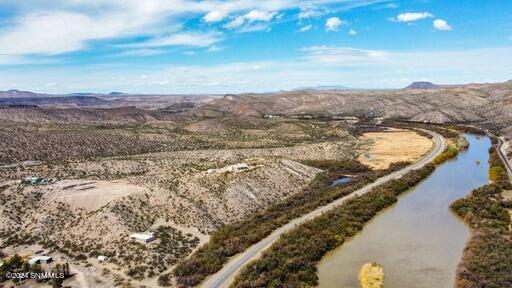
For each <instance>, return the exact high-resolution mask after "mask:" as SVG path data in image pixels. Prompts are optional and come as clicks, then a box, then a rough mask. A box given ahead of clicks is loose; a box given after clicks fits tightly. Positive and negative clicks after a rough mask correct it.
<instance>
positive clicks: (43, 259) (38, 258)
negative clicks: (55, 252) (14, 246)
mask: <svg viewBox="0 0 512 288" xmlns="http://www.w3.org/2000/svg"><path fill="white" fill-rule="evenodd" d="M50 262H52V257H50V256H43V255H35V256H33V257H31V258H30V259H29V260H28V264H29V265H30V266H32V265H36V264H48V263H50Z"/></svg>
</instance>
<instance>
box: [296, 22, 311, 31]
mask: <svg viewBox="0 0 512 288" xmlns="http://www.w3.org/2000/svg"><path fill="white" fill-rule="evenodd" d="M311 28H313V25H311V24H309V25H306V26H303V27H301V28H300V29H299V32H306V31H309V30H311Z"/></svg>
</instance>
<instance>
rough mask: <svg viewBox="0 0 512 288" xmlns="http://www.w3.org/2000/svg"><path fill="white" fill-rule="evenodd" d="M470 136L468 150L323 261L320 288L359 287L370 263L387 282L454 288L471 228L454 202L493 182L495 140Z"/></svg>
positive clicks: (422, 287) (389, 284) (387, 284)
mask: <svg viewBox="0 0 512 288" xmlns="http://www.w3.org/2000/svg"><path fill="white" fill-rule="evenodd" d="M457 135H458V134H457ZM466 138H467V139H468V141H469V142H470V146H469V147H468V149H467V150H463V151H460V153H459V154H458V155H457V156H455V157H453V158H451V159H447V158H446V159H444V160H445V162H443V164H439V165H437V168H436V170H435V171H434V173H433V174H432V175H430V176H429V177H428V178H427V179H425V180H424V181H422V182H421V183H419V184H418V185H417V186H416V187H414V188H413V189H411V190H410V191H408V192H406V193H404V194H403V195H401V196H400V198H399V200H398V202H397V204H396V205H392V206H390V207H389V208H387V209H385V210H384V211H382V212H381V213H380V214H379V215H378V216H377V217H375V218H374V219H373V220H371V221H370V222H368V223H367V224H366V225H365V228H364V229H363V230H362V231H361V233H359V234H357V235H356V236H355V237H353V238H352V239H350V241H347V242H346V243H345V244H343V245H342V246H341V247H339V248H337V249H335V250H333V251H332V252H330V253H328V254H327V255H326V256H325V257H323V258H322V260H321V261H320V262H319V264H318V266H317V267H318V276H319V286H318V287H319V288H337V287H358V279H357V274H358V272H359V269H360V267H361V265H363V264H365V263H368V262H377V263H379V265H382V267H383V268H384V271H385V272H386V277H385V280H384V287H415V288H431V287H436V288H453V285H454V279H455V270H456V267H457V265H458V263H459V262H460V258H461V257H462V254H463V250H464V246H465V243H466V241H467V238H468V237H469V229H468V227H466V225H464V224H463V223H462V222H461V221H460V220H459V219H457V218H456V217H454V215H453V213H451V212H450V211H449V209H448V206H449V204H451V203H452V202H453V201H455V200H457V199H459V198H461V197H463V196H465V195H467V194H468V192H470V191H471V190H472V189H475V188H477V187H479V186H481V185H484V184H486V183H487V182H488V177H487V169H488V167H487V165H488V161H487V157H488V149H489V147H490V146H491V143H490V140H489V139H488V138H487V137H477V136H475V135H466ZM443 158H444V157H443ZM477 161H480V162H482V163H481V164H480V165H477Z"/></svg>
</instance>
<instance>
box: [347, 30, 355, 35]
mask: <svg viewBox="0 0 512 288" xmlns="http://www.w3.org/2000/svg"><path fill="white" fill-rule="evenodd" d="M348 34H350V35H352V36H355V35H357V32H356V30H354V29H350V31H348Z"/></svg>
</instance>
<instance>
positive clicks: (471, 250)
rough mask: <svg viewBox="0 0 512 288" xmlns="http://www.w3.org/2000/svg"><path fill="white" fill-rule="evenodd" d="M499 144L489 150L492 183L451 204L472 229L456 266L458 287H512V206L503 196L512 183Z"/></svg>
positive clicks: (454, 210) (453, 209)
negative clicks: (497, 149) (499, 152)
mask: <svg viewBox="0 0 512 288" xmlns="http://www.w3.org/2000/svg"><path fill="white" fill-rule="evenodd" d="M496 145H497V142H494V147H493V148H492V149H490V150H489V154H490V155H489V166H490V168H489V178H490V180H491V183H492V184H489V185H485V186H482V187H480V188H478V189H475V190H473V191H472V192H471V194H470V195H469V196H467V197H464V198H462V199H459V200H457V201H455V202H454V203H453V204H452V205H451V206H450V208H451V210H452V211H453V212H454V213H456V214H457V215H458V216H459V217H461V218H462V219H464V222H465V223H466V224H468V226H469V227H470V229H471V237H470V238H469V240H468V242H467V244H466V248H465V249H464V255H463V257H462V259H461V262H460V264H459V266H458V269H457V278H456V287H457V288H480V287H500V288H501V287H512V231H511V228H512V226H511V224H512V222H511V215H510V212H509V211H507V208H512V207H509V206H512V205H510V203H509V202H508V200H507V199H506V198H505V197H503V193H504V192H505V189H506V190H510V189H512V187H511V186H512V185H511V183H510V181H509V179H508V176H507V173H506V171H505V170H504V167H503V163H502V162H501V159H500V157H499V155H498V154H497V151H496ZM506 193H508V191H506ZM482 285H484V286H482Z"/></svg>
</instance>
